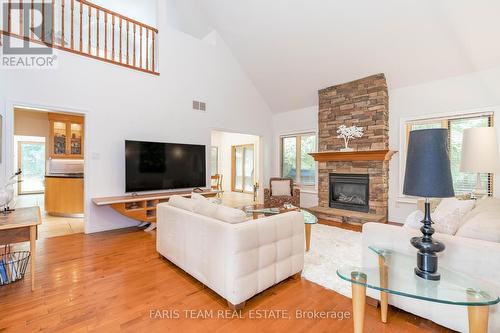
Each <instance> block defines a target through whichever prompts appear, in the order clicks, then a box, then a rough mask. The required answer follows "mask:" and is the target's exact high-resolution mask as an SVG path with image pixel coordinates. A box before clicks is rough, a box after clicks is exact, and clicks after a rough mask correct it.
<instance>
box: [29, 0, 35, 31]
mask: <svg viewBox="0 0 500 333" xmlns="http://www.w3.org/2000/svg"><path fill="white" fill-rule="evenodd" d="M30 17H31V21H30V35H31V38H35V33H34V32H33V30H34V29H33V26H34V25H35V2H34V1H33V0H31V12H30Z"/></svg>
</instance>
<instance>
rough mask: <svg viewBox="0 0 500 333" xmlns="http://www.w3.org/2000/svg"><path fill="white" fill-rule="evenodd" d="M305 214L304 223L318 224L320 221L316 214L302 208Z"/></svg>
mask: <svg viewBox="0 0 500 333" xmlns="http://www.w3.org/2000/svg"><path fill="white" fill-rule="evenodd" d="M301 212H302V213H303V214H304V224H316V223H318V218H317V217H316V216H314V214H312V213H310V212H308V211H307V210H301Z"/></svg>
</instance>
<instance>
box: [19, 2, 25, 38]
mask: <svg viewBox="0 0 500 333" xmlns="http://www.w3.org/2000/svg"><path fill="white" fill-rule="evenodd" d="M23 16H24V8H23V2H22V1H20V2H19V35H20V36H23V37H24V27H23Z"/></svg>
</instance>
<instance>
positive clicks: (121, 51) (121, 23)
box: [120, 17, 123, 62]
mask: <svg viewBox="0 0 500 333" xmlns="http://www.w3.org/2000/svg"><path fill="white" fill-rule="evenodd" d="M122 39H123V38H122V18H121V17H120V62H122Z"/></svg>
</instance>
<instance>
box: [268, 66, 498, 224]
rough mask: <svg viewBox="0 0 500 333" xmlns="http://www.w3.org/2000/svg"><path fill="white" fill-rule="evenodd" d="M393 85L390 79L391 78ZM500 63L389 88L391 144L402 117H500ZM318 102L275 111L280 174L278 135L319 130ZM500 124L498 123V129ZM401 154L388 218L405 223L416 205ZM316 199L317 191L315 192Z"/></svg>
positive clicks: (395, 162)
mask: <svg viewBox="0 0 500 333" xmlns="http://www.w3.org/2000/svg"><path fill="white" fill-rule="evenodd" d="M388 83H389V86H390V79H388ZM497 105H500V67H495V68H491V69H488V70H485V71H480V72H475V73H471V74H467V75H463V76H457V77H451V78H448V79H445V80H439V81H433V82H429V83H426V84H420V85H415V86H410V87H405V88H400V89H390V90H389V147H390V149H394V150H399V143H400V122H401V119H404V118H407V117H416V116H420V115H423V116H434V115H438V114H446V113H456V112H471V111H477V109H479V108H481V111H487V110H491V111H493V112H495V114H496V118H497V122H498V118H499V117H500V109H499V108H498V107H495V106H497ZM317 114H318V108H317V106H311V107H308V108H304V109H299V110H293V111H289V112H284V113H278V114H275V115H273V130H274V135H273V137H274V143H273V156H274V161H273V170H274V173H275V174H279V141H278V138H279V135H280V134H286V133H293V132H300V131H303V130H304V129H306V128H309V129H311V128H313V129H314V130H316V131H317V127H318V123H317V116H318V115H317ZM498 130H500V126H497V131H498ZM499 137H500V136H499ZM400 158H402V156H400V154H396V155H395V156H394V157H393V158H392V160H391V162H390V169H389V221H391V222H401V223H403V222H404V220H405V218H406V216H408V214H409V213H411V212H412V211H413V210H415V209H416V204H415V203H414V200H411V199H410V200H409V199H408V198H400V193H399V192H400V190H399V189H400V171H399V165H400V163H404V161H400ZM499 192H500V183H499V182H498V177H495V196H498V195H500V193H499ZM316 200H317V194H316Z"/></svg>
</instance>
